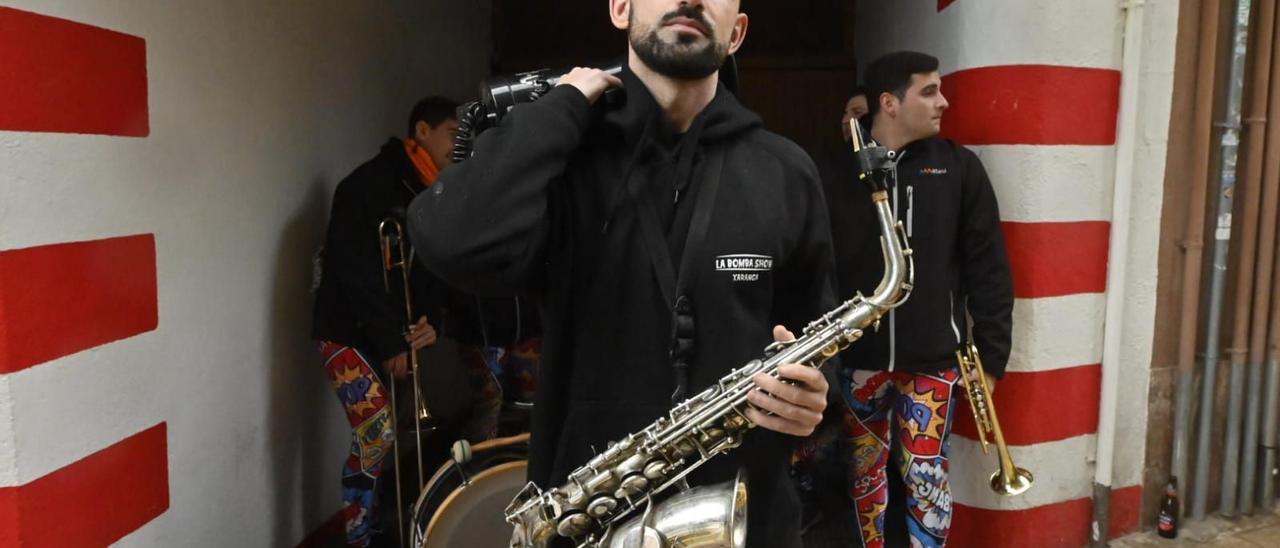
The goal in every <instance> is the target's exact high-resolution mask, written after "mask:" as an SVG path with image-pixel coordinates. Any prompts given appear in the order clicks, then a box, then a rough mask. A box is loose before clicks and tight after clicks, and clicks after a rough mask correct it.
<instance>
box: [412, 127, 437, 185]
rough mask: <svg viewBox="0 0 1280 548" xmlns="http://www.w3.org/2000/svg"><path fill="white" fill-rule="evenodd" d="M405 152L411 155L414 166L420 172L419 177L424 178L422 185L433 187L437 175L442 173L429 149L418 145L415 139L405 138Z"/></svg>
mask: <svg viewBox="0 0 1280 548" xmlns="http://www.w3.org/2000/svg"><path fill="white" fill-rule="evenodd" d="M404 153H405V154H407V155H409V160H410V161H411V162H413V167H414V169H415V170H416V171H417V172H418V179H421V180H422V186H425V187H427V188H431V185H433V184H435V182H436V177H437V176H439V175H440V169H439V168H437V167H436V163H435V161H433V160H432V159H431V155H430V154H427V149H425V148H422V147H420V146H418V142H417V141H414V140H413V139H405V140H404Z"/></svg>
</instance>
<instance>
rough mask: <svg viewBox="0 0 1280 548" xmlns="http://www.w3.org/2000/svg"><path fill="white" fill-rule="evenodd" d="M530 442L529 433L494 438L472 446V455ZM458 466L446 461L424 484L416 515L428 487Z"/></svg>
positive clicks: (421, 487)
mask: <svg viewBox="0 0 1280 548" xmlns="http://www.w3.org/2000/svg"><path fill="white" fill-rule="evenodd" d="M528 442H529V433H528V432H524V433H522V434H516V435H514V436H507V437H505V438H493V439H490V440H484V441H482V442H480V443H477V444H474V445H472V446H471V454H472V455H475V454H476V453H478V452H481V451H487V450H489V449H493V448H495V447H503V446H507V445H516V444H520V443H528ZM525 460H528V459H525ZM457 465H458V464H457V461H454V460H453V459H452V458H451V459H449V460H447V461H444V463H443V464H441V465H440V467H439V468H436V473H434V474H431V479H429V480H427V482H426V483H424V484H422V486H420V487H419V488H418V501H417V502H415V503H414V505H413V512H414V513H415V514H417V513H418V506H419V505H421V504H422V501H423V500H424V499H425V498H426V495H427V486H428V485H432V484H434V483H435V482H436V480H439V479H440V477H441V476H443V475H444V474H446V473H447V472H448V471H449V470H451V469H453V467H454V466H457ZM446 500H447V499H446ZM441 504H443V503H441Z"/></svg>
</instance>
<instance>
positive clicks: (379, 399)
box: [319, 341, 395, 547]
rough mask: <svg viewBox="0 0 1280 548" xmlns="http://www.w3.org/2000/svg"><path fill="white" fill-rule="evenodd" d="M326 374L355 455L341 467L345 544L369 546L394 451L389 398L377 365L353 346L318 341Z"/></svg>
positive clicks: (393, 433)
mask: <svg viewBox="0 0 1280 548" xmlns="http://www.w3.org/2000/svg"><path fill="white" fill-rule="evenodd" d="M319 344H320V355H321V357H322V358H323V359H324V370H325V374H326V375H328V377H329V382H331V383H333V389H334V391H335V392H337V394H338V400H339V401H341V402H342V407H343V409H344V410H345V411H346V413H347V422H349V423H350V424H351V453H350V454H349V455H348V456H347V460H346V461H345V462H343V464H342V501H343V507H342V518H343V521H344V522H345V525H346V532H347V537H346V539H347V546H360V547H365V546H369V543H370V542H371V540H372V537H373V534H374V533H375V532H376V529H375V527H374V525H375V517H376V513H375V512H376V510H377V508H376V505H377V499H378V493H377V491H378V483H379V481H378V480H379V479H380V478H381V477H382V470H383V468H382V467H383V465H384V461H385V460H386V457H387V455H389V454H390V453H391V451H392V449H393V447H394V445H393V444H394V442H395V431H394V430H393V426H392V417H391V400H390V398H389V397H388V395H387V389H386V386H385V385H383V384H382V381H381V380H380V377H379V375H378V373H377V369H376V366H374V365H373V364H370V363H369V361H368V360H367V359H365V357H366V354H362V353H361V352H359V351H357V350H356V349H354V348H351V347H349V346H343V345H340V344H336V343H332V342H328V341H320V343H319Z"/></svg>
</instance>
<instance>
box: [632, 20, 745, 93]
mask: <svg viewBox="0 0 1280 548" xmlns="http://www.w3.org/2000/svg"><path fill="white" fill-rule="evenodd" d="M681 16H683V17H688V18H690V19H693V20H695V21H699V22H701V23H702V24H703V26H705V27H706V28H711V25H710V24H708V23H707V20H706V17H704V16H703V15H702V12H701V11H698V10H696V9H693V8H687V7H686V8H681V9H678V10H676V11H673V12H671V13H668V14H667V15H665V16H663V17H662V19H661V20H659V21H658V24H656V25H654V26H653V27H648V28H645V27H643V26H641V25H637V24H636V20H635V14H634V12H632V16H631V23H630V25H629V26H630V28H631V30H630V32H628V36H627V39H628V40H629V41H630V42H631V49H633V50H635V52H636V56H638V57H639V58H640V60H641V61H643V62H644V64H645V65H646V66H648V67H649V68H651V69H653V71H654V72H657V73H658V74H661V75H663V76H666V77H668V78H672V79H675V80H701V79H703V78H706V77H708V76H711V75H712V74H715V72H716V71H717V70H720V66H721V65H723V64H724V59H725V57H726V56H727V55H728V49H729V48H728V46H727V45H725V44H721V43H719V42H716V40H715V38H714V37H707V38H708V42H707V45H705V46H703V47H700V48H698V47H696V46H694V45H693V43H694V41H695V39H694V38H691V37H688V38H687V37H685V36H684V35H681V36H680V37H679V39H678V40H677V43H675V44H669V43H666V42H663V41H662V39H661V38H659V37H658V31H659V30H661V29H662V25H663V23H665V22H667V21H669V20H671V19H674V18H676V17H681Z"/></svg>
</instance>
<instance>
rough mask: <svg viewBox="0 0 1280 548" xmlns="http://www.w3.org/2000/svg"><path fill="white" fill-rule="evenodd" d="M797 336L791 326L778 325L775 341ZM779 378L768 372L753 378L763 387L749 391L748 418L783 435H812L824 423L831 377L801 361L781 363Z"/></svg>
mask: <svg viewBox="0 0 1280 548" xmlns="http://www.w3.org/2000/svg"><path fill="white" fill-rule="evenodd" d="M795 338H796V336H795V335H793V334H792V333H791V332H790V331H787V328H785V327H782V326H781V325H778V326H774V328H773V339H774V340H775V341H778V342H788V341H793V340H795ZM778 377H779V378H773V377H771V376H769V375H766V374H764V373H757V374H756V375H755V377H752V380H753V381H754V382H755V383H756V386H758V387H760V389H759V390H752V391H751V392H749V393H748V394H747V401H749V402H751V406H748V407H747V418H748V419H750V420H751V422H754V423H756V424H757V425H759V426H760V427H761V428H765V429H767V430H773V431H775V432H782V433H783V434H791V435H793V436H808V435H809V434H812V433H813V431H814V429H816V428H817V427H818V423H820V422H822V412H823V411H824V410H826V408H827V388H828V387H827V378H826V377H824V376H823V375H822V371H820V370H818V369H815V368H812V367H809V366H806V365H801V364H798V363H784V364H782V365H781V366H779V367H778ZM779 379H786V381H787V382H783V381H782V380H779Z"/></svg>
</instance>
